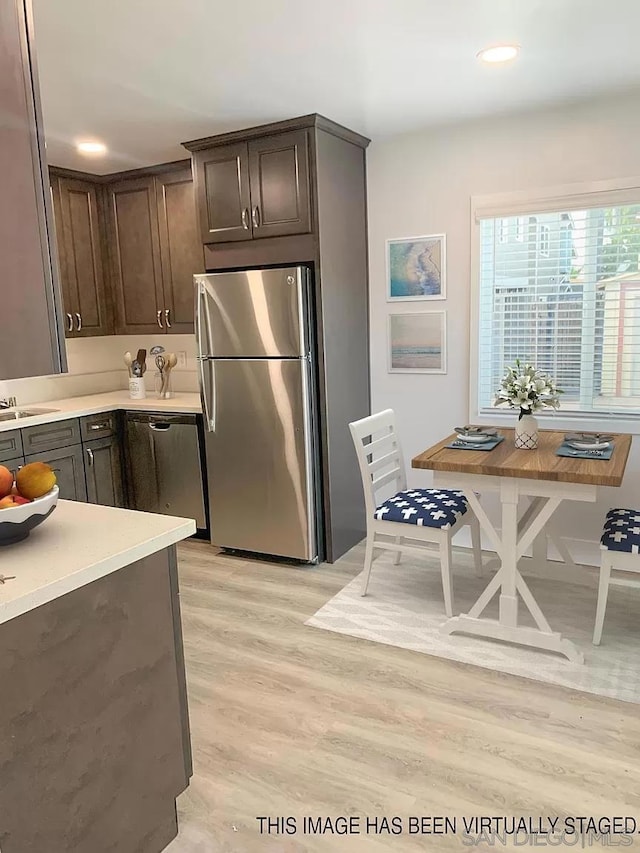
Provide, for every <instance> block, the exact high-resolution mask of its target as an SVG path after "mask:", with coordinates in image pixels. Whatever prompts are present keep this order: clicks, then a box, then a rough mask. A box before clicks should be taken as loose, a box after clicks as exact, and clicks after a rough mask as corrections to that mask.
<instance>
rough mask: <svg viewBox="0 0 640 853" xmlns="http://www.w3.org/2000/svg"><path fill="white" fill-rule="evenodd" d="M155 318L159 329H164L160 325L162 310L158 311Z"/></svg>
mask: <svg viewBox="0 0 640 853" xmlns="http://www.w3.org/2000/svg"><path fill="white" fill-rule="evenodd" d="M156 318H157V320H158V325H159V326H160V328H161V329H164V326H163V325H162V310H160V311H158V313H157V314H156Z"/></svg>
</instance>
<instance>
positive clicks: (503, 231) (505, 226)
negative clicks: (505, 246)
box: [498, 219, 509, 243]
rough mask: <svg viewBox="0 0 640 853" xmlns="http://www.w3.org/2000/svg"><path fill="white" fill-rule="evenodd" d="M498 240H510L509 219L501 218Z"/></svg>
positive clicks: (503, 241) (504, 241) (501, 241)
mask: <svg viewBox="0 0 640 853" xmlns="http://www.w3.org/2000/svg"><path fill="white" fill-rule="evenodd" d="M498 240H499V241H500V243H508V242H509V220H508V219H501V220H500V224H499V226H498Z"/></svg>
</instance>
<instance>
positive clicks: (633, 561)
mask: <svg viewBox="0 0 640 853" xmlns="http://www.w3.org/2000/svg"><path fill="white" fill-rule="evenodd" d="M600 549H601V552H602V559H601V563H600V582H599V584H598V606H597V608H596V624H595V628H594V631H593V643H594V645H596V646H598V645H600V640H601V639H602V626H603V625H604V616H605V612H606V609H607V598H608V595H609V586H627V587H635V588H640V581H637V580H634V579H632V578H618V577H611V571H612V570H613V569H615V570H616V571H621V572H635V573H636V574H640V510H637V509H620V508H617V509H610V510H609V512H608V513H607V515H606V518H605V521H604V528H603V530H602V536H601V538H600Z"/></svg>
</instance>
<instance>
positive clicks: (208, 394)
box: [196, 279, 215, 432]
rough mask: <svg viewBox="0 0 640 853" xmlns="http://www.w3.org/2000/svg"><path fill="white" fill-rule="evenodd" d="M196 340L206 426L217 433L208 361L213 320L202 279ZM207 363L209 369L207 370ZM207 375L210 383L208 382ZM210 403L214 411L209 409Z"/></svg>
mask: <svg viewBox="0 0 640 853" xmlns="http://www.w3.org/2000/svg"><path fill="white" fill-rule="evenodd" d="M203 332H206V346H205V347H203V337H205V335H204V334H203ZM196 340H197V342H198V363H199V366H200V368H199V369H200V396H201V397H202V409H203V412H204V421H205V426H206V428H207V432H215V396H214V395H215V389H214V382H213V378H214V367H213V363H212V362H209V359H208V353H209V351H210V346H211V319H210V317H209V304H208V298H207V290H206V283H205V282H204V281H202V279H199V280H197V290H196ZM205 363H206V364H207V369H205ZM207 374H208V375H209V378H210V380H211V381H210V382H208V381H207ZM210 403H211V406H212V409H213V411H211V410H210V408H209V404H210Z"/></svg>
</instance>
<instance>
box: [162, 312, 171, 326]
mask: <svg viewBox="0 0 640 853" xmlns="http://www.w3.org/2000/svg"><path fill="white" fill-rule="evenodd" d="M170 311H171V309H170V308H165V309H164V321H165V323H166V324H167V329H170V328H171V320H170V319H169V312H170Z"/></svg>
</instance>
